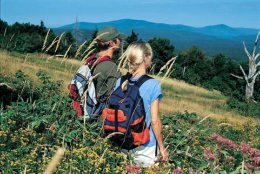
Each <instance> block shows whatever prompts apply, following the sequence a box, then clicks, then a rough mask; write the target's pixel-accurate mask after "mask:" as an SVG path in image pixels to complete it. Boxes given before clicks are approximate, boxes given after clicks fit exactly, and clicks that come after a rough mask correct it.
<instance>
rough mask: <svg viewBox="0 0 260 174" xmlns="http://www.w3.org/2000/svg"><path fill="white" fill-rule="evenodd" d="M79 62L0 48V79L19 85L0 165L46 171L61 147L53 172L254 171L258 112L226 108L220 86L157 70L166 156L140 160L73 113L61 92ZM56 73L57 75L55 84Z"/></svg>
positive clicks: (1, 127) (5, 115) (3, 133)
mask: <svg viewBox="0 0 260 174" xmlns="http://www.w3.org/2000/svg"><path fill="white" fill-rule="evenodd" d="M82 63H83V62H80V61H77V60H74V59H63V58H57V57H50V56H49V55H46V54H38V53H35V54H26V55H25V54H19V53H15V52H7V51H3V50H1V51H0V83H1V82H5V80H6V79H7V80H8V79H9V81H7V83H8V84H9V85H10V86H12V85H15V87H16V88H17V93H18V99H17V101H16V102H12V103H11V105H10V106H8V107H7V108H5V109H4V108H1V109H0V116H1V117H0V173H6V174H9V173H25V174H26V173H43V172H44V171H45V172H46V171H47V170H48V168H49V167H48V166H50V165H49V164H50V161H51V159H52V157H53V156H54V154H55V153H57V150H58V149H60V150H59V151H62V153H61V154H60V157H59V158H60V161H59V160H56V161H55V160H54V163H56V164H57V163H58V162H60V164H59V165H57V168H56V173H95V174H96V173H98V174H99V173H111V174H114V173H118V174H119V173H124V174H126V173H148V174H158V173H162V174H171V173H176V174H177V173H184V174H186V173H187V174H188V173H189V174H198V173H214V174H215V173H229V172H231V171H234V172H235V173H241V172H242V173H244V172H243V171H245V170H246V171H248V172H247V173H256V172H257V170H258V163H257V161H256V162H255V161H254V160H255V158H258V157H255V156H256V154H257V153H259V150H257V148H258V149H259V148H260V143H259V142H260V141H259V140H260V134H259V132H260V131H259V129H260V127H259V123H260V120H259V119H257V118H250V117H246V116H242V115H239V114H237V113H236V112H234V111H231V110H229V109H227V108H228V107H227V105H226V102H227V99H228V98H227V97H225V96H224V95H222V94H221V93H220V92H218V91H209V90H206V89H204V88H201V87H198V86H194V85H190V84H187V83H185V82H183V81H178V80H176V79H164V80H163V81H162V78H160V77H155V78H157V79H158V80H161V82H162V88H163V94H164V99H163V100H162V102H161V105H160V112H161V117H162V123H163V135H164V137H165V138H164V141H165V144H166V146H167V148H168V151H169V153H170V162H169V163H160V164H159V166H152V167H151V168H148V169H141V168H138V167H137V166H135V165H134V164H133V161H132V160H131V159H127V160H126V159H125V158H124V154H122V153H120V151H119V150H118V147H116V146H113V145H112V144H111V142H109V138H104V137H103V136H102V128H101V127H100V126H99V124H98V123H92V124H86V123H85V122H82V120H80V119H77V118H76V116H75V113H74V111H73V109H72V106H71V99H69V98H68V96H67V95H66V94H67V93H68V89H67V86H68V83H69V82H70V79H71V77H72V75H73V74H74V73H75V71H76V70H77V68H78V67H79V66H80V65H81V64H82ZM18 70H21V71H22V72H23V73H24V75H25V76H24V75H23V73H21V72H19V75H18V77H17V74H16V75H15V73H16V72H17V71H18ZM39 70H42V71H41V73H38V72H39ZM43 72H44V73H43ZM36 74H38V75H36ZM10 76H12V77H13V78H11V80H10V78H9V77H10ZM15 76H16V78H15ZM49 77H50V78H49ZM58 80H59V81H60V80H62V81H63V84H62V85H61V86H59V83H58V82H56V81H58ZM12 83H13V84H12ZM27 84H28V85H27ZM60 88H62V89H61V91H60ZM24 93H25V95H26V97H27V98H26V97H25V99H23V98H22V97H21V95H22V94H24ZM241 151H242V152H241ZM63 153H64V154H65V155H64V156H63ZM258 155H259V154H258ZM212 157H214V158H212ZM227 160H229V161H227ZM245 165H248V166H246V167H245ZM178 171H179V172H178Z"/></svg>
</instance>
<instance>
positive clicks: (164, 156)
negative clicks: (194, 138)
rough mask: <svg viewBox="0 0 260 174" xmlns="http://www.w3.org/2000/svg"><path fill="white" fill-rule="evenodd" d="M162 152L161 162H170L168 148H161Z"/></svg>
mask: <svg viewBox="0 0 260 174" xmlns="http://www.w3.org/2000/svg"><path fill="white" fill-rule="evenodd" d="M160 152H161V156H162V157H161V161H168V160H169V152H168V151H167V149H166V148H164V147H163V148H160Z"/></svg>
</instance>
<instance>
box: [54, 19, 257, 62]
mask: <svg viewBox="0 0 260 174" xmlns="http://www.w3.org/2000/svg"><path fill="white" fill-rule="evenodd" d="M104 26H114V27H116V28H118V29H119V30H120V31H121V32H123V33H125V34H126V35H130V33H131V31H132V30H134V31H135V32H136V33H138V36H139V38H141V39H143V40H149V39H151V38H153V37H162V38H167V39H169V40H171V42H172V44H173V45H174V46H175V48H176V51H183V50H185V49H188V48H190V47H192V46H193V45H195V46H197V47H199V48H200V49H202V50H203V51H204V53H205V54H206V55H207V56H214V55H216V54H218V53H223V54H225V55H227V56H229V57H231V58H233V59H236V60H246V55H245V54H244V50H243V44H242V42H243V41H245V42H246V43H247V44H248V46H250V45H252V44H253V42H254V39H255V37H256V35H257V32H258V31H259V30H258V29H252V28H233V27H229V26H227V25H224V24H219V25H212V26H205V27H191V26H186V25H180V24H164V23H153V22H149V21H144V20H133V19H121V20H115V21H110V22H100V23H90V22H79V23H78V28H79V31H80V33H81V34H80V38H77V40H79V41H81V42H82V40H85V39H88V38H90V36H91V33H92V32H93V31H94V30H95V29H98V28H100V27H104ZM74 28H75V23H73V24H69V25H64V26H62V27H59V28H54V31H55V32H56V33H57V34H59V33H61V32H63V31H68V30H69V31H73V29H74Z"/></svg>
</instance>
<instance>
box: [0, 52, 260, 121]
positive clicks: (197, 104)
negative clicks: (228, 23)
mask: <svg viewBox="0 0 260 174" xmlns="http://www.w3.org/2000/svg"><path fill="white" fill-rule="evenodd" d="M47 58H48V55H44V54H42V55H39V54H27V55H24V54H18V53H9V52H6V51H0V73H2V74H14V73H15V72H16V71H17V70H22V71H24V72H25V74H27V75H28V76H29V77H31V78H32V79H33V80H36V79H37V77H36V73H37V72H38V71H39V69H41V70H44V71H46V72H47V73H48V74H50V75H51V76H52V78H53V79H54V80H63V81H64V85H63V89H62V91H63V92H64V93H67V92H68V89H67V84H68V83H69V82H70V80H71V77H72V75H73V74H74V73H75V71H76V70H77V68H78V67H79V66H80V65H81V64H82V62H81V61H78V60H75V59H61V58H53V59H50V60H49V61H46V60H47ZM63 62H64V63H63ZM156 78H157V79H158V80H161V79H162V78H160V77H156ZM162 89H163V94H164V99H163V100H162V102H161V104H160V112H161V114H170V113H173V112H185V111H188V112H195V113H198V114H199V115H201V116H204V117H206V116H209V117H212V118H215V119H217V120H219V121H228V122H230V123H234V124H242V123H244V122H247V121H249V120H253V121H255V122H258V123H260V121H259V119H252V118H247V117H244V116H241V115H239V114H237V113H236V112H233V111H230V110H228V109H227V107H225V106H226V102H227V97H225V96H224V95H222V94H221V93H220V92H218V91H209V90H206V89H204V88H201V87H198V86H194V85H190V84H187V83H185V82H183V81H179V80H176V79H169V78H165V80H164V81H163V83H162Z"/></svg>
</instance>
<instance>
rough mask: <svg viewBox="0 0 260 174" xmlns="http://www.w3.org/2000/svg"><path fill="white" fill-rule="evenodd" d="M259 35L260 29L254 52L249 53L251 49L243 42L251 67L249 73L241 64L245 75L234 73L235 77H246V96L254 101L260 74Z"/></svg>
mask: <svg viewBox="0 0 260 174" xmlns="http://www.w3.org/2000/svg"><path fill="white" fill-rule="evenodd" d="M259 35H260V31H259V32H258V34H257V37H256V40H255V43H254V49H253V51H252V54H250V53H249V51H248V49H247V47H246V45H245V42H243V44H244V50H245V52H246V55H247V57H248V67H249V70H248V74H246V72H245V70H244V69H243V67H242V66H241V65H240V69H241V71H242V73H243V75H244V77H239V76H236V75H234V74H232V75H233V76H234V77H237V78H239V79H242V78H243V79H245V81H246V96H245V97H246V100H247V101H254V100H253V94H254V85H255V80H256V78H257V76H258V75H259V74H260V70H259V69H258V67H259V66H260V61H259V60H258V58H259V57H260V52H258V53H256V49H257V45H258V43H259V40H260V39H259Z"/></svg>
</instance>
